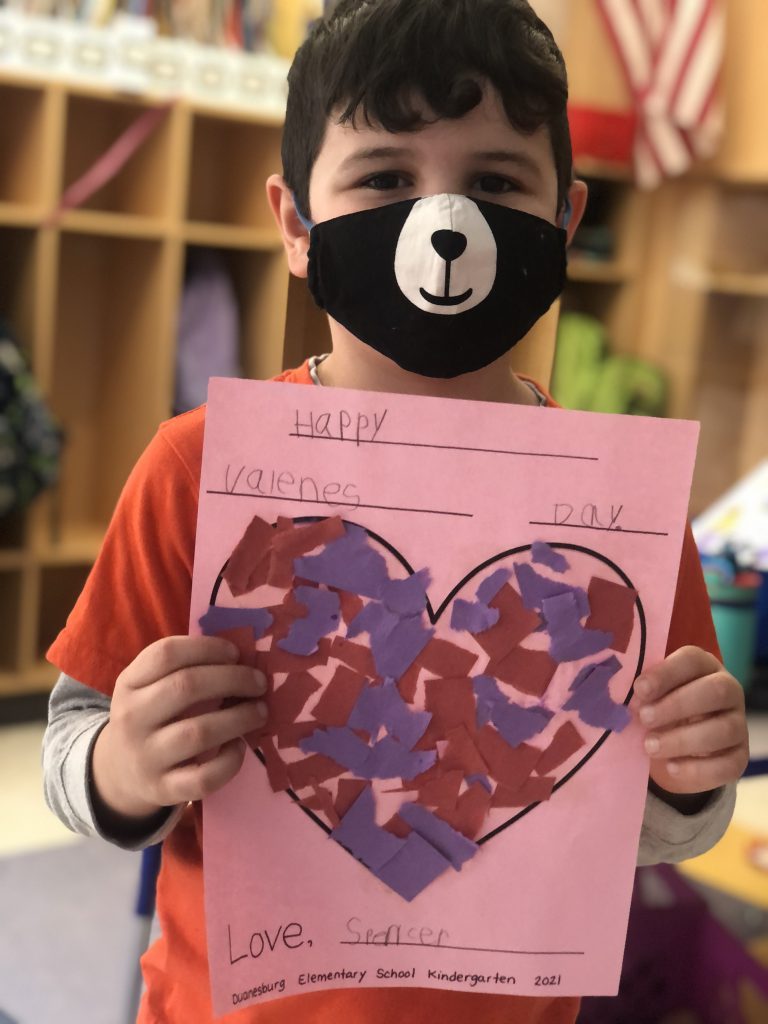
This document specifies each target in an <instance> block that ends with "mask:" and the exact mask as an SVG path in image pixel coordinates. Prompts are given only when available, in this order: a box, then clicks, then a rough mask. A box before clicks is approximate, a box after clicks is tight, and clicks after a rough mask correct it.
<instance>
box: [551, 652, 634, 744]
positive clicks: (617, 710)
mask: <svg viewBox="0 0 768 1024" xmlns="http://www.w3.org/2000/svg"><path fill="white" fill-rule="evenodd" d="M620 668H621V663H620V662H619V660H618V658H616V656H615V655H612V656H611V657H610V658H606V660H605V661H603V662H600V663H598V664H595V665H586V666H585V667H584V668H583V669H582V670H581V671H580V672H579V674H578V675H577V676H576V678H575V679H574V681H573V682H572V683H571V690H572V696H571V697H570V698H569V699H568V701H567V702H566V703H565V704H564V705H563V710H564V711H577V712H578V714H579V718H580V719H581V720H582V722H585V723H586V724H587V725H591V726H594V727H595V728H596V729H609V730H610V731H611V732H621V731H622V730H623V729H625V728H626V726H627V725H629V723H630V721H631V718H632V716H631V714H630V711H629V708H628V707H627V706H626V705H625V704H618V703H617V702H616V701H614V700H613V698H612V697H611V695H610V693H609V690H608V687H609V683H610V681H611V679H612V678H613V676H615V675H616V673H617V672H618V670H619V669H620Z"/></svg>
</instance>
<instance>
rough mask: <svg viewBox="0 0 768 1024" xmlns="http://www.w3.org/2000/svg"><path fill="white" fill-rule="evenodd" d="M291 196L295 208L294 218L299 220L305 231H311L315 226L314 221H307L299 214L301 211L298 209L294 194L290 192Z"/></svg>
mask: <svg viewBox="0 0 768 1024" xmlns="http://www.w3.org/2000/svg"><path fill="white" fill-rule="evenodd" d="M291 195H292V196H293V205H294V207H295V208H296V216H297V217H298V218H299V220H300V221H301V223H302V224H303V225H304V227H305V228H306V229H307V231H311V230H312V228H313V227H314V226H315V224H314V221H311V220H308V219H307V218H306V217H305V216H304V214H303V213H302V212H301V210H300V209H299V204H298V202H297V200H296V194H295V193H294V192H291Z"/></svg>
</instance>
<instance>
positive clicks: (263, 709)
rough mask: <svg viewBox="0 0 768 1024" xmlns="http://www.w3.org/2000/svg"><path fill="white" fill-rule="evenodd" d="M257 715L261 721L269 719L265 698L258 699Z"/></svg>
mask: <svg viewBox="0 0 768 1024" xmlns="http://www.w3.org/2000/svg"><path fill="white" fill-rule="evenodd" d="M256 717H257V718H258V719H259V720H260V721H261V722H265V721H266V720H267V705H266V704H265V703H264V701H263V700H259V701H256Z"/></svg>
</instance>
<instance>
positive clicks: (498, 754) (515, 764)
mask: <svg viewBox="0 0 768 1024" xmlns="http://www.w3.org/2000/svg"><path fill="white" fill-rule="evenodd" d="M475 742H476V743H477V749H478V750H479V751H480V753H481V755H482V758H483V760H484V761H485V762H486V764H487V765H488V768H489V769H490V774H491V775H492V776H493V778H494V779H496V781H497V782H499V783H501V784H502V785H504V786H507V787H509V788H510V789H511V790H517V789H520V787H521V786H522V785H523V783H524V782H525V780H526V779H527V778H528V776H529V775H530V774H531V772H532V771H533V769H534V768H535V766H536V762H537V761H538V760H539V758H540V757H541V751H540V750H539V749H538V748H537V747H532V746H531V745H530V744H529V743H520V744H519V745H518V746H516V747H510V746H509V744H508V743H506V742H505V740H504V739H502V737H501V736H500V735H499V733H498V732H496V730H495V729H494V728H493V726H491V725H484V726H483V728H482V729H479V730H478V732H477V736H476V737H475Z"/></svg>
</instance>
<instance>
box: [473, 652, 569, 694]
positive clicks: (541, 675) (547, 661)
mask: <svg viewBox="0 0 768 1024" xmlns="http://www.w3.org/2000/svg"><path fill="white" fill-rule="evenodd" d="M556 671H557V662H556V661H554V660H553V659H552V658H551V657H550V656H549V654H547V652H546V651H531V650H528V648H527V647H515V648H514V649H513V650H511V651H510V652H509V653H508V654H507V655H505V656H504V657H503V658H502V659H501V660H500V661H489V662H488V665H487V667H486V669H485V674H486V675H489V676H494V677H495V678H496V679H500V680H501V681H502V682H504V683H509V684H510V685H512V686H514V687H515V689H516V690H519V691H520V692H521V693H527V694H529V695H530V696H531V697H543V696H544V694H545V693H546V691H547V687H548V686H549V684H550V683H551V682H552V676H554V674H555V672H556Z"/></svg>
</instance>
